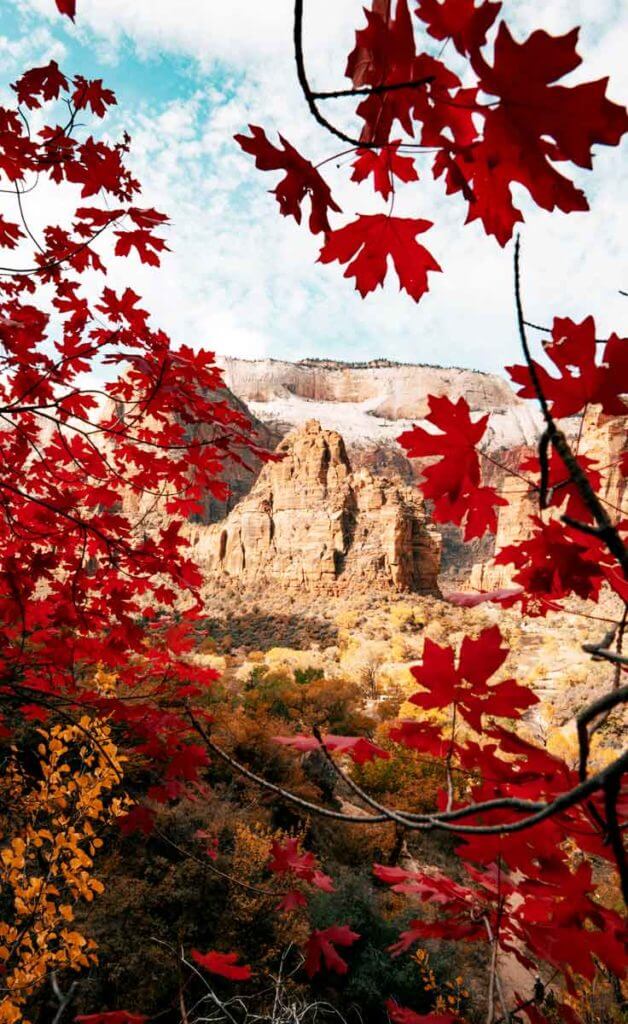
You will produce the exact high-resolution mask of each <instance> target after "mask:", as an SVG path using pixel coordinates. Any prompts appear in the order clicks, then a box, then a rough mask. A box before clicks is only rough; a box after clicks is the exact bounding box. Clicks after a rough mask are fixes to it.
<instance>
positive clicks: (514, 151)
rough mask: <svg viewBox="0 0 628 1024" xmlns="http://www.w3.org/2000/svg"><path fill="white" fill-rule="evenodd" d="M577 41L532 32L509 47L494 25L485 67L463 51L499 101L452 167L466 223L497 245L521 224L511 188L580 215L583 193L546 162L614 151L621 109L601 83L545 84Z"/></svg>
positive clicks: (558, 73) (570, 59)
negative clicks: (465, 193)
mask: <svg viewBox="0 0 628 1024" xmlns="http://www.w3.org/2000/svg"><path fill="white" fill-rule="evenodd" d="M577 38H578V30H577V29H575V30H574V31H572V32H569V33H567V34H566V35H564V36H559V37H554V36H551V35H549V34H548V33H547V32H544V31H540V30H539V31H536V32H533V33H532V35H530V36H529V37H528V39H526V40H525V41H524V42H523V43H517V42H516V41H515V40H514V39H513V37H512V35H511V33H510V31H509V29H508V27H507V25H506V24H505V23H504V22H501V24H500V26H499V30H498V33H497V38H496V41H495V46H494V63H493V66H492V67H490V66H489V65H488V64H487V62H486V61H485V59H484V57H483V56H482V55H481V53H480V52H479V50H477V49H476V50H474V51H473V53H472V54H471V63H472V66H473V69H474V71H475V72H476V74H477V75H478V78H479V86H480V89H481V90H482V91H483V92H485V93H488V94H489V95H492V96H497V97H499V100H500V102H498V103H496V104H492V105H489V106H486V107H483V108H481V109H482V115H483V117H484V132H483V137H482V139H481V141H479V142H478V143H476V144H474V145H473V146H472V147H470V148H469V149H467V150H466V151H465V152H464V153H461V154H460V158H459V159H456V160H455V164H456V167H457V172H458V174H459V176H460V179H461V180H462V181H465V182H466V184H467V186H470V188H471V191H472V198H471V200H470V203H469V214H468V217H467V222H470V221H473V220H476V219H478V218H479V219H480V220H481V221H482V223H483V225H484V228H485V230H486V232H487V233H488V234H494V235H495V236H496V238H497V240H498V242H499V243H500V244H501V245H505V244H506V242H507V241H508V239H509V238H510V237H511V235H512V230H513V227H514V224H515V223H517V221H521V220H522V219H523V217H522V215H521V212H520V211H519V210H518V209H516V208H515V206H514V203H513V201H512V195H511V185H512V183H515V182H518V183H519V184H521V185H523V186H524V187H525V188H526V189H527V190H528V192H529V193H530V195H531V196H532V198H533V199H534V201H535V202H536V203H537V205H539V206H541V207H542V208H543V209H546V210H554V209H560V210H562V211H563V212H565V213H570V212H573V211H577V210H588V208H589V206H588V203H587V200H586V197H585V195H584V193H583V192H582V191H581V190H580V189H577V188H576V187H575V186H574V184H573V182H572V181H570V180H569V179H568V178H566V177H565V176H564V175H562V174H560V173H559V172H558V171H557V170H556V168H555V167H554V166H553V162H552V161H554V162H557V161H566V160H571V161H572V162H574V163H576V164H578V165H579V166H581V167H586V168H590V167H591V166H592V164H591V147H592V146H593V145H594V144H595V143H602V144H604V145H609V146H615V145H617V144H618V142H619V141H620V139H621V137H622V135H623V134H624V133H625V132H626V131H627V130H628V116H627V114H626V111H625V110H624V108H622V107H620V106H618V105H617V104H614V103H611V102H610V101H609V100H608V99H607V98H606V95H605V92H606V85H607V81H608V80H607V79H601V80H599V81H597V82H588V83H584V84H582V85H576V86H572V87H570V88H569V87H565V86H560V85H553V84H552V83H554V82H556V81H557V80H558V79H560V78H562V77H563V75H565V74H567V73H568V72H570V71H572V70H573V69H574V68H576V67H577V66H578V65H579V64H580V63H581V59H580V57H579V56H578V54H577V53H576V49H575V45H576V42H577ZM451 182H452V184H453V178H452V179H451ZM454 187H456V186H455V185H454ZM460 189H462V184H460Z"/></svg>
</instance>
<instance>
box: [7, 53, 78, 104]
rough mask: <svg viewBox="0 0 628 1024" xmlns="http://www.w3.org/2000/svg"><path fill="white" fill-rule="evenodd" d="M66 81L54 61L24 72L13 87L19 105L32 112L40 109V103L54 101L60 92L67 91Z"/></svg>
mask: <svg viewBox="0 0 628 1024" xmlns="http://www.w3.org/2000/svg"><path fill="white" fill-rule="evenodd" d="M67 88H68V80H67V78H66V77H65V75H64V74H63V73H62V72H61V71H60V70H59V65H58V64H57V62H56V60H51V61H50V63H49V64H46V65H45V67H41V68H31V69H30V71H26V72H25V73H24V74H23V75H22V77H21V78H18V80H17V82H16V83H15V85H14V86H13V89H15V91H16V93H17V98H18V100H19V102H20V103H23V104H24V105H25V106H27V107H28V108H29V110H34V109H35V108H36V107H41V101H42V100H44V101H46V102H47V101H48V100H56V99H58V98H59V96H60V94H61V92H63V91H65V90H67Z"/></svg>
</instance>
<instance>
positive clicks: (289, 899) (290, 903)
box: [277, 889, 307, 914]
mask: <svg viewBox="0 0 628 1024" xmlns="http://www.w3.org/2000/svg"><path fill="white" fill-rule="evenodd" d="M306 906H307V898H306V897H305V896H304V895H303V893H302V892H299V890H298V889H290V890H289V891H288V892H286V893H284V895H283V896H282V897H281V899H280V900H279V903H278V904H277V910H283V911H285V913H286V914H291V913H293V912H294V911H295V910H300V908H301V907H306Z"/></svg>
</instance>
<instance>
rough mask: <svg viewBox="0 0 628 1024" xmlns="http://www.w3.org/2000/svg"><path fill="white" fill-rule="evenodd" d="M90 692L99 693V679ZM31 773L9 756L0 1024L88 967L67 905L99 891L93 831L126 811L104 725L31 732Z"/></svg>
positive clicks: (13, 1023)
mask: <svg viewBox="0 0 628 1024" xmlns="http://www.w3.org/2000/svg"><path fill="white" fill-rule="evenodd" d="M98 685H103V686H104V685H106V680H103V679H101V680H100V682H99V684H98ZM38 733H39V735H40V737H41V742H40V743H39V744H38V746H37V758H38V771H37V773H36V774H35V778H33V775H32V774H29V772H28V771H27V770H26V769H25V768H24V767H23V765H22V763H21V761H20V758H19V754H18V751H17V750H16V749H15V748H12V751H11V754H10V756H9V758H8V760H7V762H6V764H5V768H4V772H3V774H2V775H1V776H0V806H2V814H1V815H0V843H1V844H2V852H1V854H0V890H1V891H2V893H3V896H4V904H5V906H6V907H8V908H9V910H8V912H5V920H3V921H0V964H1V965H2V970H1V971H0V997H1V999H0V1024H18V1022H23V1024H27V1022H26V1020H25V1018H24V1016H23V1011H24V1006H25V1005H26V1003H27V1002H28V1000H29V999H30V998H31V997H32V996H33V995H34V993H35V992H36V991H37V990H38V989H39V988H40V987H41V985H42V984H43V983H44V981H45V980H46V978H47V976H48V974H49V973H50V972H51V971H53V970H57V969H61V970H68V969H70V970H80V969H81V968H84V967H88V966H89V965H90V964H92V963H94V961H95V959H96V955H95V944H94V942H93V941H92V940H91V939H88V938H86V937H85V936H84V935H82V934H81V933H80V932H78V931H77V930H76V929H75V928H73V927H72V922H73V920H74V909H73V907H74V905H75V904H76V903H77V902H79V901H83V900H84V901H87V902H91V901H92V900H93V898H94V896H95V895H98V894H99V893H101V892H103V889H104V887H103V885H102V883H101V882H100V881H98V879H96V878H94V876H93V874H92V868H93V860H94V855H95V853H96V851H97V850H98V848H99V847H100V846H101V845H102V840H101V839H99V838H98V836H97V831H99V829H100V828H101V827H102V826H103V825H104V824H107V823H109V822H111V821H112V820H113V819H114V818H116V817H117V816H118V815H120V814H123V813H125V812H126V811H127V810H128V806H129V804H128V802H125V800H124V799H122V798H119V797H115V796H113V791H114V789H115V788H116V787H117V786H118V785H119V782H120V780H121V778H122V761H123V758H121V757H120V756H119V755H118V752H117V748H116V746H115V744H114V743H113V742H112V740H111V735H110V732H109V729H108V728H107V726H106V725H104V724H102V723H100V722H97V721H91V720H90V719H89V718H87V717H84V718H82V719H81V720H80V722H78V723H76V724H73V725H68V726H61V725H56V726H53V727H52V728H51V729H49V730H44V729H39V730H38Z"/></svg>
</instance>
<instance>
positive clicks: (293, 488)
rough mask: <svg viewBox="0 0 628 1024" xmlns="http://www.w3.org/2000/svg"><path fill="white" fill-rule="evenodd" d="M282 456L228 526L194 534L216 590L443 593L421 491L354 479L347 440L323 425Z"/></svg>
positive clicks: (306, 429)
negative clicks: (230, 586) (218, 585)
mask: <svg viewBox="0 0 628 1024" xmlns="http://www.w3.org/2000/svg"><path fill="white" fill-rule="evenodd" d="M278 451H279V452H280V453H281V455H282V456H283V458H282V459H281V460H280V461H278V462H273V463H269V464H267V465H266V466H265V467H264V468H263V469H262V471H261V473H260V476H259V478H258V480H257V482H256V483H255V485H254V487H253V488H252V490H251V491H250V493H249V494H248V495H247V496H246V497H244V498H243V499H242V500H241V501H240V502H239V504H238V505H237V506H236V507H235V508H234V509H233V510H232V511H231V513H230V514H229V515H228V516H227V517H226V518H225V519H224V520H223V521H222V522H220V523H217V524H214V525H212V526H208V527H203V526H198V527H194V526H191V527H190V539H191V540H192V543H193V546H194V551H195V556H196V559H197V561H198V562H199V564H200V565H201V567H202V569H203V572H204V573H205V575H206V578H207V581H208V586H211V585H212V583H214V584H215V582H216V581H219V580H220V579H221V578H225V577H230V578H234V579H238V580H241V581H242V582H243V584H247V585H248V584H250V583H253V582H254V583H255V584H263V583H264V582H268V583H273V584H278V585H280V586H282V587H299V588H305V589H308V590H314V591H321V592H325V591H327V592H339V591H340V590H342V589H344V588H345V587H346V588H353V589H364V588H367V587H368V588H382V589H386V588H387V589H391V590H400V591H403V590H411V591H423V592H435V591H436V589H437V576H438V571H439V555H440V538H439V536H438V534H436V533H435V531H433V530H432V529H431V528H430V527H429V526H428V524H427V517H426V514H425V510H424V507H423V502H422V500H421V498H420V496H419V495H418V493H417V492H416V491H415V489H413V488H409V487H406V486H404V485H403V484H401V483H396V482H394V481H391V480H389V479H386V478H385V477H378V476H375V475H374V474H373V473H372V472H371V471H370V470H368V469H366V468H361V469H358V470H356V471H354V470H353V469H352V467H351V464H350V461H349V457H348V455H347V451H346V448H345V444H344V441H343V439H342V437H341V436H340V434H338V433H337V432H336V431H331V430H324V429H323V428H322V427H321V426H320V424H319V423H318V422H317V421H315V420H311V421H309V422H307V423H306V424H305V425H304V426H303V427H301V428H300V429H299V430H296V431H294V432H292V433H290V434H289V435H288V436H287V437H286V438H284V440H283V441H282V442H281V444H280V445H279V447H278Z"/></svg>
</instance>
